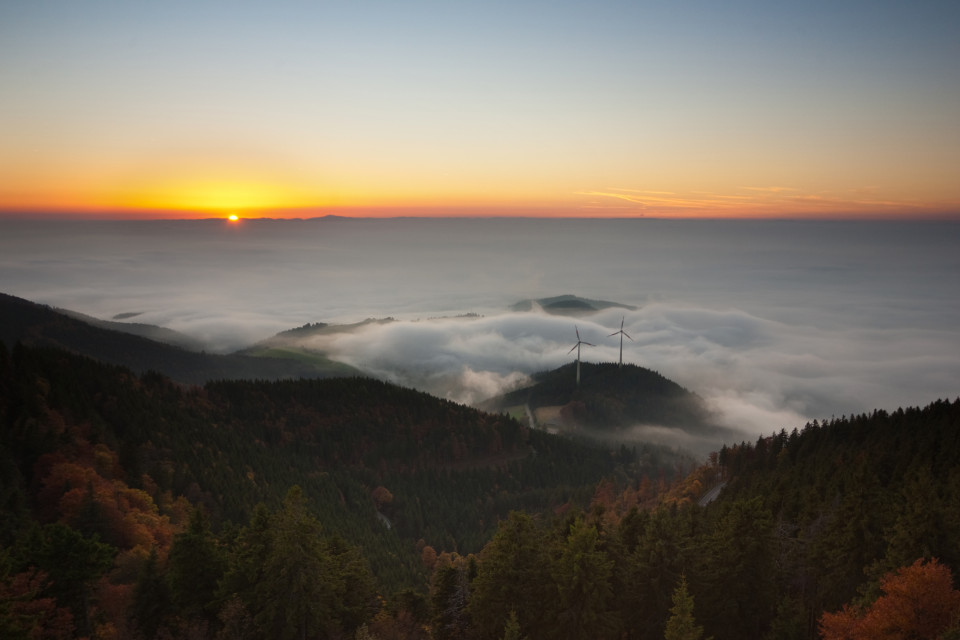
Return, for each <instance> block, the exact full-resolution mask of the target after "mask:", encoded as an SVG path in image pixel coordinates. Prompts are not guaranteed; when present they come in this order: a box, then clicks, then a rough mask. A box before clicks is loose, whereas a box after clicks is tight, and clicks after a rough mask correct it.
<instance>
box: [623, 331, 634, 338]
mask: <svg viewBox="0 0 960 640" xmlns="http://www.w3.org/2000/svg"><path fill="white" fill-rule="evenodd" d="M623 335H625V336H627V337H628V338H630V334H629V333H627V332H626V331H624V332H623ZM630 339H631V340H633V338H630Z"/></svg>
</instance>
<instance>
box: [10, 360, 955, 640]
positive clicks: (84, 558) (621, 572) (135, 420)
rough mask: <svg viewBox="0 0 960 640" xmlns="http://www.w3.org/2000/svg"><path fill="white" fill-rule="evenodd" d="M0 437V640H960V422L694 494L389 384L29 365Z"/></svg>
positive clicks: (14, 368)
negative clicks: (187, 378) (713, 494)
mask: <svg viewBox="0 0 960 640" xmlns="http://www.w3.org/2000/svg"><path fill="white" fill-rule="evenodd" d="M0 427H2V431H0V479H2V482H0V510H2V516H3V517H2V518H0V637H3V638H8V637H9V638H27V637H44V638H71V637H78V638H79V637H90V638H93V637H96V638H140V637H194V638H209V639H210V640H213V639H214V638H224V637H250V638H257V639H262V638H282V637H307V638H318V639H319V638H349V637H352V638H381V639H385V638H409V639H411V640H412V639H416V640H426V639H427V638H432V639H434V640H448V639H453V638H470V639H476V640H500V639H502V638H505V637H520V638H522V637H527V638H529V639H530V640H547V639H555V638H560V639H569V640H574V639H578V638H586V637H590V638H602V639H609V640H615V639H620V640H622V639H623V638H663V637H665V636H666V637H668V638H676V637H710V636H712V637H713V638H715V640H734V639H737V640H739V639H741V638H751V639H753V638H756V639H757V640H814V639H815V638H823V640H860V639H870V640H873V639H874V638H929V639H931V640H934V639H939V640H947V639H950V640H953V639H954V638H957V637H958V634H960V623H958V620H960V591H958V590H957V589H956V588H955V581H956V577H957V576H960V547H958V546H957V540H960V400H958V401H954V402H947V401H938V402H935V403H933V404H931V405H929V406H927V407H925V408H923V409H906V410H897V411H895V412H891V413H887V412H883V411H876V412H874V413H872V414H869V415H862V416H854V417H851V418H841V419H839V420H831V421H829V422H827V423H824V424H818V423H811V424H809V425H806V426H805V427H804V428H802V429H796V430H794V431H792V432H789V433H788V432H787V431H785V430H784V431H780V432H779V433H774V434H773V435H771V436H766V437H762V438H759V439H758V440H757V441H756V442H754V443H750V444H748V443H745V442H744V443H741V444H739V445H732V446H727V447H724V448H722V449H721V450H720V451H718V452H717V453H716V455H714V456H712V457H711V459H710V461H709V462H708V463H707V464H705V465H703V466H702V467H699V468H697V469H695V470H694V472H693V473H691V474H689V475H688V476H687V477H686V479H685V480H684V481H683V482H682V483H681V484H675V483H671V481H670V476H669V472H670V468H671V467H670V466H669V465H666V466H665V465H663V464H662V462H663V460H664V459H665V458H664V457H663V452H662V451H660V450H656V449H645V450H644V449H641V450H639V451H636V452H634V451H631V450H628V449H627V448H624V447H622V448H620V450H619V452H617V453H616V454H611V453H610V452H607V451H603V450H599V449H592V448H589V447H584V446H583V445H581V444H578V443H576V442H572V441H569V440H565V439H561V438H558V437H552V436H550V435H549V434H545V433H542V432H538V431H536V430H529V429H527V428H526V427H524V426H523V425H521V424H519V423H517V422H515V421H514V420H513V419H511V418H509V417H507V416H505V415H496V414H484V413H481V412H478V411H475V410H472V409H469V408H466V407H463V406H460V405H456V404H453V403H450V402H447V401H444V400H440V399H437V398H434V397H431V396H429V395H426V394H423V393H420V392H416V391H412V390H409V389H402V388H399V387H395V386H393V385H389V384H386V383H383V382H378V381H374V380H367V379H335V380H309V381H297V382H294V381H279V382H217V383H210V384H208V385H206V386H205V387H202V388H189V389H185V388H183V387H181V386H179V385H176V384H174V383H172V382H171V381H170V380H169V379H167V378H165V377H163V376H160V375H158V374H146V375H135V374H133V373H131V372H130V371H129V370H127V369H124V368H121V367H113V366H108V365H104V364H101V363H97V362H95V361H93V360H90V359H87V358H83V357H79V356H76V355H72V354H69V353H66V352H64V351H61V350H52V349H35V348H30V347H25V346H23V345H20V346H18V347H16V348H15V349H13V350H12V352H7V350H6V349H4V348H2V347H0ZM658 456H660V457H659V463H658ZM658 470H659V473H658ZM720 482H725V483H726V484H725V486H724V488H723V490H722V491H721V492H720V495H719V497H718V498H717V499H716V500H715V501H713V502H711V503H709V504H707V505H706V506H700V505H699V504H698V500H697V499H698V498H699V497H700V496H702V495H703V493H704V492H705V491H706V490H707V489H708V488H710V487H711V486H714V485H716V484H717V483H720ZM671 484H674V487H673V489H672V491H671V492H669V493H663V490H664V489H667V488H669V485H671ZM291 488H292V489H291ZM284 496H286V497H284ZM657 496H659V498H660V499H659V501H658V500H657ZM258 502H263V503H265V506H263V507H255V506H254V505H255V503H258ZM388 525H389V528H388ZM371 569H372V571H371ZM404 587H409V588H410V589H404ZM698 629H699V630H700V631H701V632H702V633H701V634H700V635H697V630H698ZM684 634H686V635H684Z"/></svg>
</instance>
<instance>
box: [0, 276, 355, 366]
mask: <svg viewBox="0 0 960 640" xmlns="http://www.w3.org/2000/svg"><path fill="white" fill-rule="evenodd" d="M119 324H120V323H112V325H119ZM155 329H156V331H158V332H159V331H160V329H159V328H158V327H157V328H155ZM0 342H3V343H4V344H5V345H6V346H7V348H8V349H9V348H12V347H13V345H14V344H16V343H17V342H22V343H24V344H27V345H31V346H36V347H56V348H61V349H66V350H68V351H71V352H73V353H79V354H82V355H86V356H89V357H91V358H95V359H97V360H100V361H102V362H107V363H110V364H118V365H122V366H125V367H129V368H130V369H132V370H134V371H136V372H138V373H143V372H146V371H159V372H162V373H163V374H164V375H167V376H169V377H171V378H173V379H174V380H176V381H178V382H181V383H185V384H203V383H204V382H207V381H208V380H218V379H227V378H229V379H242V378H246V379H253V378H257V379H280V378H298V377H326V376H331V375H341V376H342V375H352V374H356V373H358V372H357V371H355V370H354V369H352V368H350V367H348V366H347V365H343V364H340V363H336V362H331V361H329V360H325V359H323V358H319V357H314V358H311V359H309V360H306V359H292V358H272V357H251V356H249V355H244V354H229V355H215V354H209V353H202V352H197V351H189V350H187V349H183V348H180V347H177V346H174V345H171V344H166V343H163V342H157V341H155V340H150V339H147V338H144V337H142V336H138V335H132V334H130V333H124V332H122V331H116V330H113V329H107V328H104V327H102V326H95V325H93V324H89V323H87V322H84V321H82V320H80V319H77V318H76V317H72V316H70V315H67V314H65V313H60V312H59V311H57V310H55V309H51V308H50V307H47V306H45V305H40V304H36V303H34V302H30V301H28V300H24V299H22V298H17V297H15V296H10V295H7V294H4V293H0Z"/></svg>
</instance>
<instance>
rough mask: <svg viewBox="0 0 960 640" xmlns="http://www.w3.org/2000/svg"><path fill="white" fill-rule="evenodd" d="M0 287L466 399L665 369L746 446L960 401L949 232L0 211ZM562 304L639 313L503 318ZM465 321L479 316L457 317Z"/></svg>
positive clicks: (956, 247)
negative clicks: (526, 307)
mask: <svg viewBox="0 0 960 640" xmlns="http://www.w3.org/2000/svg"><path fill="white" fill-rule="evenodd" d="M0 291H2V292H4V293H9V294H12V295H16V296H20V297H23V298H27V299H29V300H33V301H36V302H41V303H45V304H49V305H51V306H55V307H61V308H65V309H71V310H74V311H79V312H82V313H85V314H89V315H92V316H96V317H99V318H103V319H113V318H116V317H120V318H126V319H128V320H129V321H131V322H142V323H148V324H156V325H160V326H163V327H168V328H171V329H175V330H177V331H181V332H183V333H186V334H189V335H191V336H194V337H197V338H199V339H201V340H203V341H204V342H205V343H206V344H207V345H208V349H209V350H212V351H219V352H226V351H230V350H234V349H237V348H240V347H243V346H247V345H249V344H251V343H253V342H255V341H257V340H260V339H263V338H266V337H268V336H271V335H273V334H274V333H276V332H278V331H282V330H284V329H289V328H292V327H295V326H299V325H302V324H305V323H307V322H328V323H352V322H358V321H360V320H363V319H365V318H370V317H378V318H379V317H386V316H390V317H393V318H396V319H397V320H398V321H397V322H393V323H389V324H380V325H370V326H368V327H366V328H365V329H363V330H361V331H358V332H355V333H352V334H344V335H342V336H340V337H337V338H331V339H326V340H325V341H324V342H323V344H322V345H316V346H322V347H323V348H324V349H326V350H328V351H329V352H330V353H331V354H332V355H333V357H335V358H336V359H339V360H342V361H345V362H348V363H350V364H353V365H355V366H358V367H361V368H363V369H365V370H367V371H370V372H372V373H375V374H377V375H381V376H383V377H386V378H389V379H391V380H395V381H397V382H400V383H403V384H408V385H412V386H418V387H420V388H425V389H427V390H430V391H432V392H435V393H438V394H439V395H445V396H447V397H450V398H452V399H455V400H458V401H462V402H473V401H477V400H480V399H482V398H484V397H486V396H489V395H492V394H494V393H496V392H498V391H499V390H501V389H503V388H505V387H509V386H511V385H516V384H518V383H520V382H521V381H522V380H524V379H525V377H526V376H527V375H528V374H530V373H532V372H535V371H539V370H543V369H548V368H553V367H556V366H559V365H561V364H564V363H566V362H570V361H571V360H572V359H573V358H574V355H573V354H570V353H569V350H570V348H571V346H573V344H574V342H575V340H576V336H575V332H574V326H575V325H576V326H577V327H579V331H580V335H581V336H582V338H583V339H584V340H586V341H588V342H591V343H594V344H595V345H596V346H595V347H584V350H583V359H584V360H587V361H593V362H598V361H608V362H609V361H616V359H617V357H618V349H619V342H618V339H617V338H616V337H609V334H610V333H613V332H614V331H616V330H618V329H619V327H620V322H621V320H623V321H624V329H625V331H626V332H627V333H628V334H629V335H630V336H631V337H632V338H633V341H629V340H627V341H625V345H624V360H625V361H628V362H632V363H635V364H638V365H641V366H644V367H648V368H651V369H654V370H656V371H659V372H660V373H662V374H663V375H665V376H667V377H669V378H671V379H673V380H675V381H677V382H679V383H680V384H682V385H683V386H685V387H687V388H689V389H691V390H694V391H696V392H697V393H699V394H700V395H701V396H703V397H704V398H705V399H707V400H708V401H709V402H710V403H711V405H712V406H713V408H714V409H716V410H717V411H718V412H719V414H720V415H721V416H722V420H723V421H724V422H725V423H727V424H728V425H729V426H732V427H735V428H739V429H742V430H743V431H744V432H745V435H747V436H756V434H758V433H770V432H772V431H774V430H779V429H780V428H786V429H788V430H790V429H792V428H794V427H801V426H802V425H803V424H804V423H805V422H806V421H807V420H810V419H814V418H817V419H822V418H828V417H830V416H833V415H835V416H838V417H839V416H840V415H844V414H847V415H849V414H851V413H860V412H864V411H870V410H872V409H874V408H884V409H888V410H892V409H896V408H897V407H899V406H912V405H923V404H926V403H928V402H930V401H932V400H935V399H937V398H951V399H952V398H956V397H957V396H958V395H960V224H957V223H949V222H947V223H943V222H822V221H692V220H688V221H676V220H674V221H668V220H645V219H639V220H534V219H416V218H410V219H388V220H353V219H342V218H320V219H312V220H245V221H241V222H240V223H236V224H231V223H228V222H226V221H222V220H204V221H50V220H47V221H34V220H5V221H0ZM560 294H575V295H578V296H582V297H584V298H590V299H603V300H611V301H615V302H619V303H623V304H626V305H632V306H635V307H636V310H624V309H608V310H605V311H602V312H600V313H597V314H594V315H590V316H583V317H577V318H572V317H563V316H553V315H548V314H545V313H543V312H537V311H533V312H527V313H515V312H510V311H509V306H510V305H511V304H513V303H514V302H516V301H518V300H521V299H527V298H541V297H548V296H555V295H560ZM463 314H479V315H480V316H482V317H479V318H462V317H460V318H458V317H457V316H461V315H463Z"/></svg>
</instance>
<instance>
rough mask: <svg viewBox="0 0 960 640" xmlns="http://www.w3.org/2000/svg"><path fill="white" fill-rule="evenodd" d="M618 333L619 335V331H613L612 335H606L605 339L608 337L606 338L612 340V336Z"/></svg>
mask: <svg viewBox="0 0 960 640" xmlns="http://www.w3.org/2000/svg"><path fill="white" fill-rule="evenodd" d="M618 333H620V331H614V332H613V333H611V334H610V335H608V336H607V337H608V338H612V337H613V336H615V335H617V334H618Z"/></svg>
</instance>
